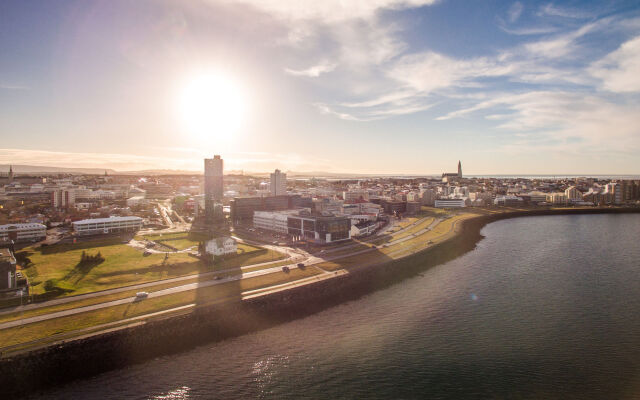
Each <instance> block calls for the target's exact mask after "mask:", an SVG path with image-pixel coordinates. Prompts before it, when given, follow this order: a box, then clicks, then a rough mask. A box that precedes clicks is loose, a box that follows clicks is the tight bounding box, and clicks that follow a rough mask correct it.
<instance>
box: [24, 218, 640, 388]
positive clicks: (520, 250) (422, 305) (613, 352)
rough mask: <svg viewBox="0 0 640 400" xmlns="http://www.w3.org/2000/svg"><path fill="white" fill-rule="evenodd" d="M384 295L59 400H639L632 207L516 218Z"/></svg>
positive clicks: (123, 373)
mask: <svg viewBox="0 0 640 400" xmlns="http://www.w3.org/2000/svg"><path fill="white" fill-rule="evenodd" d="M483 234H484V235H485V236H486V238H485V239H483V240H482V241H481V242H480V243H479V244H478V247H477V248H476V249H475V250H474V251H472V252H469V253H467V254H465V255H464V256H462V257H460V258H458V259H456V260H453V261H451V262H449V263H447V264H443V265H440V266H437V267H435V268H432V269H429V270H427V271H425V272H424V273H423V274H421V275H420V276H416V277H415V278H412V279H408V280H405V281H403V282H401V283H399V284H396V285H394V286H392V287H390V288H387V289H385V290H381V291H378V292H375V293H372V294H370V295H367V296H364V297H362V298H360V299H358V300H356V301H352V302H349V303H345V304H343V305H340V306H337V307H334V308H331V309H328V310H326V311H324V312H321V313H319V314H316V315H312V316H309V317H307V318H303V319H300V320H296V321H293V322H290V323H286V324H283V325H279V326H277V327H274V328H272V329H268V330H265V331H261V332H257V333H254V334H248V335H244V336H241V337H238V338H235V339H231V340H226V341H223V342H219V343H212V344H209V345H206V346H201V347H197V348H195V349H193V350H191V351H188V352H184V353H181V354H177V355H172V356H166V357H161V358H157V359H155V360H151V361H149V362H146V363H144V364H140V365H135V366H131V367H128V368H124V369H120V370H116V371H111V372H108V373H105V374H101V375H99V376H96V377H94V378H91V379H86V380H80V381H76V382H73V383H70V384H67V385H65V386H61V387H58V388H54V389H50V390H49V391H48V392H46V393H41V394H39V395H37V396H35V398H42V399H71V398H100V399H191V398H194V399H210V398H211V399H236V398H237V399H249V398H259V399H260V398H262V399H303V398H307V399H640V215H575V216H548V217H546V216H545V217H525V218H517V219H512V220H504V221H499V222H495V223H492V224H490V225H487V226H486V227H485V228H484V229H483Z"/></svg>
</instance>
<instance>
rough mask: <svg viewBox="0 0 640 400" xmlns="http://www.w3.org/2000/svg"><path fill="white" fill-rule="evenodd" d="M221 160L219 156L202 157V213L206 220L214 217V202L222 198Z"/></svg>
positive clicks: (209, 220)
mask: <svg viewBox="0 0 640 400" xmlns="http://www.w3.org/2000/svg"><path fill="white" fill-rule="evenodd" d="M222 174H223V162H222V158H220V156H213V158H205V159H204V214H205V219H206V220H207V221H208V222H211V221H213V219H214V203H215V202H216V201H218V202H219V201H221V200H222V195H223V186H222V185H223V182H222Z"/></svg>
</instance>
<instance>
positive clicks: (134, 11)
mask: <svg viewBox="0 0 640 400" xmlns="http://www.w3.org/2000/svg"><path fill="white" fill-rule="evenodd" d="M212 74H213V75H214V76H216V77H222V78H223V79H225V80H226V81H229V82H232V83H233V84H232V85H231V87H232V88H233V93H229V92H224V96H223V101H222V104H218V103H215V102H214V103H215V104H218V105H217V106H215V104H214V106H212V107H210V108H216V107H217V108H216V109H217V110H218V111H219V112H218V114H216V110H213V109H212V110H211V112H212V114H211V115H216V116H217V117H216V118H218V117H220V116H222V117H225V116H227V114H228V113H227V108H225V103H227V102H226V101H224V100H225V99H227V98H229V99H231V97H233V101H231V100H230V101H229V103H234V102H235V101H236V100H237V98H241V99H242V100H241V102H242V105H243V108H242V109H243V112H242V113H241V118H240V120H239V121H236V122H238V123H237V124H235V125H234V127H233V129H231V128H230V127H229V126H228V125H223V126H215V124H214V126H207V129H205V130H204V131H203V129H194V127H193V124H190V123H187V122H185V115H184V103H181V101H182V100H181V99H182V98H183V97H184V93H185V87H188V86H189V85H190V84H191V83H192V82H194V79H196V80H195V81H196V82H197V77H199V76H208V75H212ZM236 92H237V93H239V95H238V96H239V97H238V96H235V94H236ZM218 95H219V94H218ZM188 104H191V103H188ZM234 104H235V103H234ZM208 105H209V103H206V104H205V106H207V107H208ZM234 115H235V114H234ZM0 135H1V138H2V140H1V142H0V164H28V165H46V166H66V167H97V168H113V169H116V170H141V169H186V170H194V171H199V170H202V169H203V166H202V165H203V163H202V159H203V158H204V157H205V156H206V157H211V156H212V155H213V154H221V155H222V157H223V159H224V160H225V168H226V169H227V170H243V171H247V172H249V171H254V172H263V171H269V170H273V169H275V168H279V169H281V170H284V171H287V170H293V171H327V172H342V173H368V174H376V173H381V174H425V175H426V174H437V173H441V172H444V171H455V170H456V167H457V162H458V160H462V165H463V172H464V173H465V174H640V3H638V2H637V1H601V2H591V1H570V0H569V1H562V2H555V3H554V2H548V1H543V2H537V1H492V0H486V1H463V0H461V1H456V0H351V1H342V0H323V1H317V0H239V1H231V0H217V1H216V0H191V1H178V0H153V1H152V0H137V1H135V2H133V1H128V0H105V1H99V0H98V1H86V0H82V1H65V0H59V1H55V2H53V1H36V0H33V1H28V2H26V1H6V2H1V3H0Z"/></svg>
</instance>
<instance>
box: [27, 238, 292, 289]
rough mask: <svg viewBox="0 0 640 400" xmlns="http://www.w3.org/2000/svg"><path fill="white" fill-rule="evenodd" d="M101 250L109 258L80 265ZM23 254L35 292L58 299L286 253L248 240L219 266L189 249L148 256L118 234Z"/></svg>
mask: <svg viewBox="0 0 640 400" xmlns="http://www.w3.org/2000/svg"><path fill="white" fill-rule="evenodd" d="M83 252H85V253H86V254H88V255H96V254H98V253H100V254H101V255H102V257H103V258H104V261H102V262H97V263H93V264H89V265H83V264H81V263H80V260H81V256H82V253H83ZM19 253H20V256H21V258H24V257H26V258H28V259H29V260H30V263H28V264H26V263H23V264H22V267H23V271H24V272H25V273H26V275H27V277H28V278H29V281H30V283H31V294H36V295H37V294H42V293H45V292H54V293H53V294H55V295H56V296H55V297H60V296H69V295H77V294H82V293H89V292H95V291H99V290H106V289H111V288H115V287H121V286H129V285H135V284H138V283H144V282H150V281H156V280H162V279H167V278H173V277H176V276H181V275H189V274H196V273H200V272H206V271H211V270H212V269H213V270H216V269H218V270H219V269H228V268H239V267H242V266H245V265H250V264H257V263H263V262H271V261H277V260H281V259H283V258H284V257H285V255H283V254H281V253H279V252H276V251H273V250H267V249H261V248H259V247H255V246H249V245H245V244H239V245H238V254H236V255H233V256H226V257H224V258H223V259H221V260H218V261H216V263H215V264H214V266H213V267H211V266H207V265H205V263H203V262H202V261H200V260H199V259H197V258H194V257H192V256H190V255H188V254H187V253H169V254H168V258H166V259H165V254H150V255H147V256H145V255H143V252H142V251H141V250H138V249H135V248H133V247H131V246H128V245H126V244H122V243H121V241H120V239H118V238H109V239H102V240H98V241H90V242H80V243H69V244H58V245H53V246H47V247H38V248H26V249H24V250H22V251H21V252H19Z"/></svg>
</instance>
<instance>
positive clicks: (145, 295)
mask: <svg viewBox="0 0 640 400" xmlns="http://www.w3.org/2000/svg"><path fill="white" fill-rule="evenodd" d="M147 296H149V292H138V293H136V298H138V299H144V298H145V297H147Z"/></svg>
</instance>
